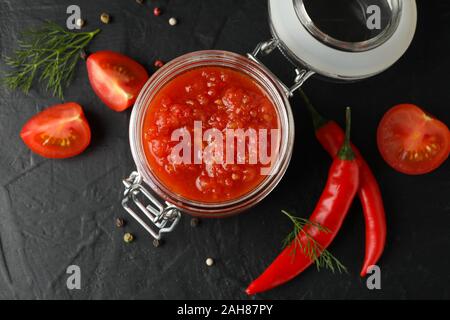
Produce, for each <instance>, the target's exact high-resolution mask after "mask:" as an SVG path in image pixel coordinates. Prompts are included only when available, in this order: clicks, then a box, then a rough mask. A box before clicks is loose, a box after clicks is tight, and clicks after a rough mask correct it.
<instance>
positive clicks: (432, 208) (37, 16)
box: [0, 0, 450, 299]
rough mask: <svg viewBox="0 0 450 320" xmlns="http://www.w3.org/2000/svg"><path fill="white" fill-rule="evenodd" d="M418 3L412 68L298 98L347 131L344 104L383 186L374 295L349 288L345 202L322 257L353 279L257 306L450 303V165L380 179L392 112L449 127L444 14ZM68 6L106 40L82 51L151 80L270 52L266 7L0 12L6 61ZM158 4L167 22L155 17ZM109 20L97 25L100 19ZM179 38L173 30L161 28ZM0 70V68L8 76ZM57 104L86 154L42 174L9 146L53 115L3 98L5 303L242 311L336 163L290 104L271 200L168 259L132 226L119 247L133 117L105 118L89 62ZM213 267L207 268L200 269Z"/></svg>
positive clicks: (258, 3) (16, 95) (45, 167)
mask: <svg viewBox="0 0 450 320" xmlns="http://www.w3.org/2000/svg"><path fill="white" fill-rule="evenodd" d="M418 2H419V4H418V5H419V25H418V30H417V34H416V38H415V40H414V43H413V45H412V47H411V48H410V50H409V51H408V52H407V54H406V55H405V56H404V57H403V58H402V59H401V60H400V61H399V62H398V63H397V64H396V65H395V66H394V67H392V68H391V69H389V70H388V71H386V72H385V73H383V74H382V75H379V76H377V77H375V78H372V79H369V80H365V81H362V82H358V83H353V84H334V83H327V82H322V81H319V80H317V79H314V80H311V81H309V82H308V83H307V84H306V85H305V90H306V91H307V92H308V93H309V94H310V96H311V98H312V100H313V102H314V103H315V104H316V105H317V106H318V107H319V109H320V110H321V111H322V112H323V113H324V114H326V115H327V116H328V117H330V118H334V119H338V120H339V121H340V122H341V123H342V119H343V108H344V107H345V106H352V107H353V111H354V112H353V113H354V127H353V140H354V142H355V143H356V144H357V145H358V146H360V149H362V151H363V153H364V154H365V156H366V158H367V159H368V162H369V163H370V164H371V165H372V167H373V169H374V171H375V173H376V175H377V177H378V178H379V181H380V184H381V187H382V191H383V195H384V198H385V201H386V210H387V219H388V241H387V247H386V251H385V254H384V255H383V258H382V260H381V262H380V263H381V267H382V290H379V291H369V290H368V289H367V288H366V285H365V280H363V279H361V278H360V277H359V276H358V274H359V270H360V267H361V263H362V259H363V256H364V224H363V219H362V212H361V207H360V205H359V203H357V202H356V203H355V205H354V207H353V208H352V210H351V212H350V214H349V216H348V219H347V221H346V222H345V225H344V227H343V229H342V230H341V232H340V235H339V236H338V237H337V238H336V241H335V243H334V244H333V245H332V247H331V250H332V252H333V253H334V254H335V255H337V256H338V257H339V258H340V259H341V260H342V261H343V262H344V263H345V264H346V266H347V267H348V269H349V271H350V272H349V274H348V275H333V274H331V273H330V272H327V271H321V272H317V271H315V270H314V268H311V269H309V270H307V271H306V272H304V273H303V274H302V275H301V276H299V277H298V278H297V279H295V280H294V281H291V282H290V283H288V284H287V285H284V286H282V287H280V288H277V289H275V290H273V291H271V292H269V293H265V294H262V295H260V296H258V297H257V298H270V299H282V298H284V299H311V298H318V299H331V298H350V299H358V298H370V299H380V298H402V299H403V298H450V289H449V288H450V259H449V252H450V236H449V230H450V198H449V196H450V170H449V169H450V163H449V162H447V163H446V164H444V165H443V166H442V167H441V168H440V169H439V170H437V171H435V172H434V173H431V174H428V175H424V176H418V177H411V176H406V175H402V174H399V173H397V172H395V171H393V170H392V169H390V168H389V167H388V166H387V165H386V164H385V163H384V162H383V160H382V159H381V158H380V155H379V153H378V151H377V149H376V144H375V132H376V126H377V124H378V122H379V120H380V118H381V116H382V115H383V113H384V112H385V111H386V110H387V109H388V108H389V107H391V106H392V105H394V104H397V103H401V102H412V103H416V104H419V105H421V106H423V107H424V108H426V109H427V110H428V111H429V112H431V113H433V114H435V115H436V116H438V117H439V118H440V119H442V120H443V121H444V122H446V123H450V111H449V110H450V109H449V105H448V104H449V96H450V93H449V92H450V90H449V87H450V84H449V82H448V73H449V71H450V59H449V58H448V52H449V50H450V40H449V39H450V38H449V37H450V4H448V1H445V0H442V1H430V0H427V1H423V0H420V1H418ZM69 4H78V5H80V7H81V9H82V14H83V16H84V18H85V19H86V20H87V26H86V30H88V29H92V28H96V27H102V29H103V31H102V33H101V34H100V35H99V36H98V37H97V38H96V39H95V41H94V42H93V44H92V46H91V47H90V49H91V50H93V51H95V50H102V49H111V50H116V51H120V52H123V53H125V54H127V55H129V56H131V57H134V58H135V59H137V60H138V61H139V62H141V63H142V64H144V65H145V66H146V67H147V68H148V69H149V70H152V69H153V67H152V63H153V61H154V60H155V59H156V58H161V59H163V60H166V61H168V60H170V59H172V58H175V57H177V56H179V55H181V54H183V53H186V52H190V51H195V50H200V49H208V48H216V49H225V50H231V51H235V52H239V53H245V52H248V51H250V50H252V49H253V48H254V46H255V45H256V43H257V42H259V41H261V40H266V39H268V38H269V36H270V35H269V28H268V23H267V7H266V1H264V0H252V1H250V0H246V1H242V0H234V1H232V0H214V1H206V0H204V1H200V0H196V1H194V0H192V1H187V0H172V1H162V0H161V1H147V2H146V4H145V5H143V6H140V5H138V4H136V3H135V1H134V0H117V1H110V0H96V1H87V0H86V1H85V0H77V1H72V0H70V1H69V0H64V1H56V0H53V1H50V0H40V1H37V0H0V51H1V52H0V53H1V54H9V53H11V52H12V50H13V49H14V48H15V47H16V45H17V39H18V35H19V32H20V31H21V30H23V29H24V28H28V27H33V26H37V25H39V24H40V23H41V22H42V21H43V20H44V19H51V20H54V21H56V22H58V23H61V24H63V23H65V19H66V17H67V15H66V8H67V6H68V5H69ZM154 5H161V7H162V8H163V10H164V14H163V15H162V16H161V17H154V16H153V15H152V8H153V6H154ZM103 11H106V12H109V13H110V14H111V16H112V17H113V19H112V23H111V24H110V25H106V26H104V25H101V23H100V22H99V19H98V16H99V14H100V13H101V12H103ZM172 15H173V16H176V17H177V18H178V19H179V25H177V26H176V27H170V26H169V25H168V24H167V20H168V18H169V17H170V16H172ZM268 63H269V65H271V67H272V69H273V70H274V72H275V73H277V74H279V75H280V76H281V77H282V78H283V79H290V78H291V77H292V74H291V72H292V70H291V67H290V66H289V65H288V64H287V63H285V61H283V60H282V59H279V57H274V58H270V59H269V62H268ZM4 69H5V66H4V64H0V70H4ZM66 100H69V101H70V100H73V101H77V102H79V103H80V104H82V105H83V106H84V109H85V110H86V114H87V118H88V120H89V122H90V124H91V127H92V130H93V141H92V144H91V146H90V147H89V148H88V150H87V151H86V152H85V153H83V154H82V155H81V156H78V157H76V158H74V159H69V160H60V161H55V160H46V159H43V158H41V157H39V156H37V155H35V154H33V153H31V152H30V151H29V150H28V149H27V148H26V147H25V145H24V144H23V143H22V141H21V140H20V138H19V131H20V129H21V127H22V125H23V124H24V123H25V122H26V120H27V119H28V118H29V117H31V116H32V115H33V114H35V113H36V112H37V111H39V110H42V109H43V108H44V107H45V106H48V105H52V104H55V103H58V102H60V101H59V100H58V99H56V98H52V97H50V96H49V95H48V94H46V93H45V92H42V91H40V90H32V91H31V92H30V94H29V95H24V94H22V93H21V92H9V91H7V90H6V89H4V88H1V89H0V138H1V145H0V151H1V155H0V298H33V299H34V298H39V299H57V298H60V299H82V298H83V299H90V298H95V299H99V298H108V299H114V298H125V299H129V298H150V299H163V298H164V299H165V298H176V299H195V298H204V299H222V298H227V299H233V298H237V299H241V298H246V295H245V294H244V293H243V290H244V288H245V287H246V285H247V284H248V283H249V282H250V280H251V279H253V278H254V277H255V276H257V275H258V274H259V273H260V272H262V271H263V270H264V268H265V267H266V266H267V265H268V264H269V263H270V262H271V261H272V259H273V258H274V257H275V256H276V254H277V253H278V252H279V250H280V245H281V241H282V239H283V237H284V236H285V235H286V234H287V233H288V232H289V231H290V229H291V226H290V223H289V222H288V221H287V219H286V218H285V217H284V216H283V215H282V214H280V210H281V209H288V210H291V211H293V212H295V213H296V214H297V215H299V216H308V215H309V213H310V212H311V210H312V209H313V207H314V204H315V202H316V200H317V197H318V196H319V194H320V192H321V188H322V186H323V183H324V181H325V178H326V172H327V168H328V166H329V164H330V159H329V158H328V156H327V155H326V154H325V152H324V151H323V150H322V149H321V147H320V146H319V145H318V143H317V142H316V140H315V139H314V136H313V130H312V127H311V123H310V119H309V115H308V113H307V111H306V109H305V108H304V106H303V105H302V103H301V101H300V100H299V99H298V98H297V97H296V98H294V99H293V100H292V107H293V110H294V115H295V120H296V125H297V129H296V130H297V132H296V143H295V149H294V157H293V160H292V162H291V165H290V168H289V170H288V172H287V174H286V176H285V178H284V179H283V180H282V182H281V183H280V185H279V186H278V187H277V188H276V190H275V191H274V192H273V193H272V194H271V195H270V196H269V197H268V198H267V199H265V200H264V201H263V202H262V203H261V204H260V205H258V206H257V207H255V208H253V209H251V210H249V211H248V212H246V213H244V214H242V215H239V216H236V217H233V218H228V219H222V220H204V221H202V223H201V225H200V226H199V227H198V228H196V229H194V228H191V227H190V225H189V220H190V219H189V217H188V216H185V217H184V219H183V221H182V222H181V224H180V225H179V226H178V228H177V230H176V232H174V233H173V234H171V235H170V236H169V237H168V239H167V242H166V243H165V245H164V246H163V247H161V248H158V249H155V248H154V247H153V246H152V244H151V239H150V238H149V236H148V235H147V234H145V233H144V232H143V231H142V229H141V228H140V227H139V226H138V225H136V224H135V223H133V222H131V221H130V223H129V224H128V225H127V227H126V229H125V230H128V231H130V232H133V233H135V234H136V241H135V242H134V243H132V244H129V245H127V244H124V242H123V240H122V235H123V230H120V229H117V228H115V226H114V218H115V217H116V216H121V215H125V214H124V212H123V210H122V208H121V206H120V199H121V192H122V186H121V179H122V178H123V177H125V176H127V175H128V173H129V172H130V171H132V170H133V169H134V164H133V161H132V159H131V155H130V149H129V144H128V122H129V117H130V112H129V111H127V112H124V113H115V112H113V111H111V110H109V109H108V108H106V107H105V106H104V105H102V103H101V102H100V100H99V99H98V98H97V97H96V96H95V95H94V93H93V92H92V90H91V88H90V86H89V83H88V80H87V76H86V70H85V67H84V66H83V64H80V66H79V69H78V71H77V74H76V78H75V80H74V82H73V84H72V85H71V87H70V88H69V89H68V90H67V91H66ZM209 256H211V257H214V258H215V259H216V265H215V266H214V267H211V268H208V267H206V265H205V263H204V261H205V259H206V258H207V257H209ZM71 264H76V265H79V266H80V267H81V270H82V289H81V290H74V291H69V290H67V289H66V285H65V282H66V277H67V274H66V268H67V266H68V265H71Z"/></svg>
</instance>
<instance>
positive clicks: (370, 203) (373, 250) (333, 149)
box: [300, 90, 386, 277]
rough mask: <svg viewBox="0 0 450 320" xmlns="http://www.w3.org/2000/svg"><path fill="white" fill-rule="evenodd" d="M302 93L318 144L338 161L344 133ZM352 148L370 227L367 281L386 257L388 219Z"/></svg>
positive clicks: (363, 271) (369, 175)
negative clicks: (357, 166) (369, 272)
mask: <svg viewBox="0 0 450 320" xmlns="http://www.w3.org/2000/svg"><path fill="white" fill-rule="evenodd" d="M300 92H301V95H302V96H303V99H304V100H305V102H306V105H307V106H308V109H309V111H310V112H311V115H312V118H313V122H314V127H315V130H316V137H317V140H319V142H320V144H321V145H322V146H323V147H324V149H325V150H326V151H327V152H328V153H329V154H330V155H331V157H333V158H334V157H335V156H336V155H337V153H338V151H339V146H340V145H341V144H342V141H344V138H345V136H344V131H343V130H342V129H341V127H339V125H338V124H337V123H336V122H334V121H329V120H326V119H324V118H323V117H322V115H320V114H319V113H318V112H317V110H316V109H315V108H314V107H313V105H312V104H311V102H310V101H309V99H308V97H307V96H306V95H305V93H304V92H303V91H302V90H300ZM352 148H353V150H354V151H355V154H356V158H357V160H358V164H359V166H360V185H359V190H358V195H359V199H360V200H361V204H362V207H363V211H364V219H365V224H366V255H365V258H364V263H363V267H362V269H361V273H360V274H361V277H364V276H365V275H366V274H367V269H368V268H369V267H370V266H371V265H374V264H376V263H377V261H378V259H379V258H380V257H381V254H382V253H383V250H384V246H385V243H386V217H385V212H384V205H383V198H382V197H381V192H380V188H379V186H378V182H377V180H376V178H375V176H374V175H373V173H372V170H370V167H369V165H368V164H367V162H366V161H365V160H364V158H363V157H362V156H361V153H360V152H359V151H358V149H357V148H356V147H355V146H353V145H352Z"/></svg>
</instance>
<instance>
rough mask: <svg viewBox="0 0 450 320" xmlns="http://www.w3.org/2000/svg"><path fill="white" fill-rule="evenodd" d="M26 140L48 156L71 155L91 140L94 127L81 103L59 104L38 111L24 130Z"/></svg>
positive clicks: (32, 147) (30, 145)
mask: <svg viewBox="0 0 450 320" xmlns="http://www.w3.org/2000/svg"><path fill="white" fill-rule="evenodd" d="M20 137H21V138H22V140H23V142H25V144H26V145H27V146H28V147H29V148H30V149H31V150H32V151H34V152H36V153H37V154H39V155H41V156H43V157H45V158H59V159H61V158H70V157H73V156H76V155H78V154H80V153H81V152H83V151H84V149H86V148H87V146H88V145H89V143H90V142H91V129H90V128H89V124H88V122H87V120H86V118H85V116H84V113H83V109H82V108H81V106H80V105H79V104H77V103H74V102H68V103H65V104H58V105H55V106H52V107H48V108H47V109H45V110H43V111H41V112H39V113H38V114H36V115H34V116H33V117H32V118H31V119H30V120H28V122H27V123H26V124H25V125H24V126H23V128H22V131H21V132H20Z"/></svg>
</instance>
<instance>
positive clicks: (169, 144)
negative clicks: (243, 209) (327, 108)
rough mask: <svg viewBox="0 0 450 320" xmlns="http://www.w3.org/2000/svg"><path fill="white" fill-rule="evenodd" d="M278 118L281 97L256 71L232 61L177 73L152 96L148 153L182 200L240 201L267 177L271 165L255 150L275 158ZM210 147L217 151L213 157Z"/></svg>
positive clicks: (152, 166)
mask: <svg viewBox="0 0 450 320" xmlns="http://www.w3.org/2000/svg"><path fill="white" fill-rule="evenodd" d="M279 123H280V121H279V118H278V114H277V110H276V108H275V106H274V103H273V102H272V101H271V99H270V98H269V96H268V94H267V93H266V92H265V90H264V89H263V88H261V86H259V85H258V83H256V82H255V81H254V80H253V79H252V78H251V77H250V76H248V75H246V74H245V73H243V72H240V71H238V70H236V69H232V68H228V67H221V66H205V67H197V68H195V69H192V70H188V71H186V72H184V73H182V74H179V75H177V76H176V77H175V78H173V79H171V80H170V81H169V82H167V83H166V84H165V85H164V86H163V87H162V88H161V89H160V90H159V91H158V92H157V93H156V94H155V96H154V97H153V99H152V100H151V101H150V102H149V106H148V108H147V111H146V113H145V115H144V122H143V130H142V135H143V136H142V139H143V141H144V153H145V158H146V160H147V163H148V166H149V167H150V169H151V171H152V172H153V174H154V175H155V176H156V178H157V179H158V180H159V182H160V183H161V184H163V185H164V186H165V187H166V188H167V189H169V190H171V191H172V192H174V193H176V194H178V195H179V196H181V197H183V198H186V199H188V200H192V201H198V202H204V203H218V202H226V201H230V200H234V199H237V198H239V197H242V196H243V195H245V194H247V193H249V192H251V191H252V190H254V189H255V188H256V187H257V186H258V185H259V184H260V183H261V182H262V181H263V180H264V179H265V178H266V174H265V173H264V168H266V167H268V166H270V163H269V164H267V161H265V162H264V163H263V161H261V157H259V156H260V155H258V154H255V152H256V153H259V152H262V153H264V154H265V156H273V155H271V152H272V151H273V150H272V144H273V141H274V139H273V135H274V132H276V130H278V129H280V128H279ZM208 132H210V133H211V132H212V133H213V134H211V135H208ZM230 132H231V133H230ZM264 135H265V136H264ZM181 138H183V139H181ZM219 139H222V141H221V142H220V141H218V140H219ZM263 140H264V141H263ZM180 143H184V144H185V145H184V147H183V148H180V147H179V146H180ZM240 143H241V145H239V144H240ZM242 143H243V144H242ZM242 145H244V148H245V149H242ZM250 145H252V146H254V148H250ZM218 146H220V147H218ZM207 150H214V151H215V152H214V153H209V155H211V154H212V155H213V156H210V157H209V158H208V157H206V156H205V152H206V151H207ZM181 158H182V159H183V161H180V159H181ZM255 159H256V161H255Z"/></svg>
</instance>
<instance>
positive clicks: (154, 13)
mask: <svg viewBox="0 0 450 320" xmlns="http://www.w3.org/2000/svg"><path fill="white" fill-rule="evenodd" d="M153 15H154V16H156V17H157V16H160V15H161V8H159V7H155V9H153Z"/></svg>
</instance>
